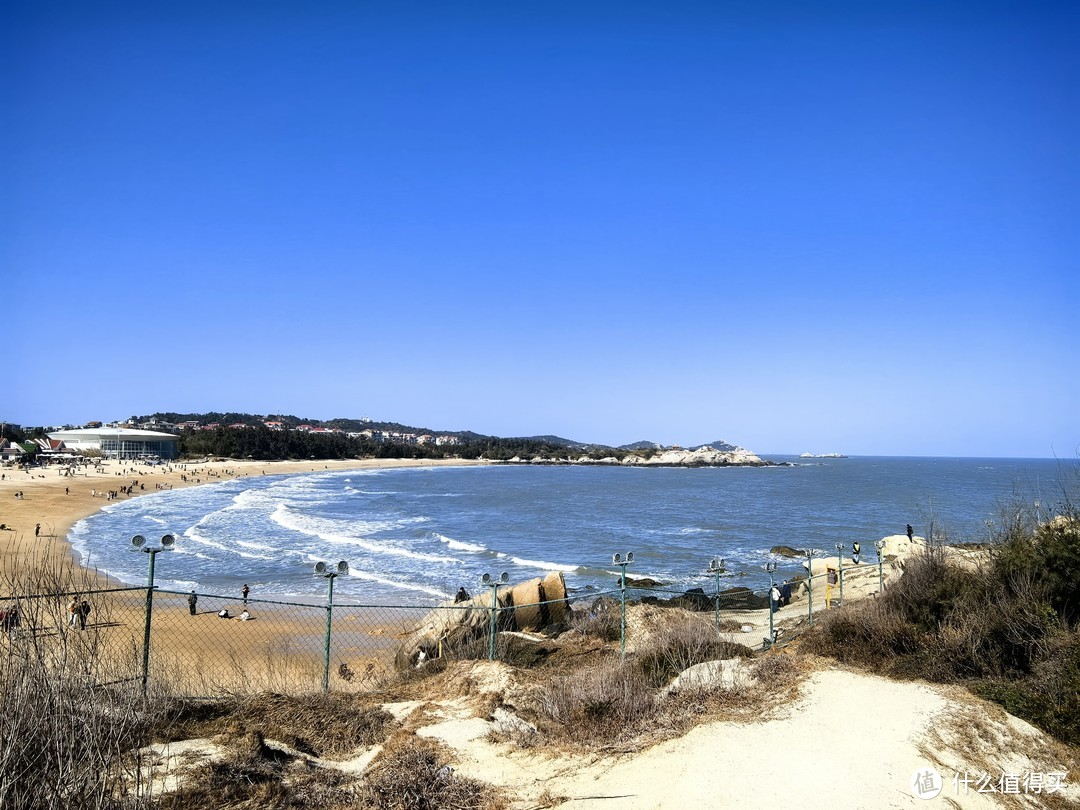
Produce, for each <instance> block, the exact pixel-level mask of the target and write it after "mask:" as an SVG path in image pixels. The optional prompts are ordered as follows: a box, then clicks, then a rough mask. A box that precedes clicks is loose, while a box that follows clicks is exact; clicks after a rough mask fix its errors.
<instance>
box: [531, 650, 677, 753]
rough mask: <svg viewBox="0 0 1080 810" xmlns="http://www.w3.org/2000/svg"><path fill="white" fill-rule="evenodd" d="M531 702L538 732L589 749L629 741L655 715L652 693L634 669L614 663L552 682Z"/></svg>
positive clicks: (638, 669) (654, 700) (557, 678)
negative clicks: (545, 731) (534, 705)
mask: <svg viewBox="0 0 1080 810" xmlns="http://www.w3.org/2000/svg"><path fill="white" fill-rule="evenodd" d="M535 698H536V711H537V715H538V718H537V720H538V725H539V726H540V727H541V729H542V730H545V729H546V730H547V731H549V732H551V733H552V734H553V736H556V737H559V738H563V739H566V740H568V741H571V742H576V743H581V744H589V745H596V744H599V745H610V744H612V743H615V742H618V741H620V740H623V739H626V738H628V737H631V736H633V734H634V733H635V730H636V729H637V728H638V727H640V726H641V725H642V724H645V723H648V722H649V719H650V718H651V717H652V716H653V715H654V713H655V711H656V698H655V695H654V693H653V689H652V688H651V686H650V684H649V682H648V680H647V679H646V677H645V675H644V674H643V673H642V672H641V670H640V668H638V667H634V666H631V665H629V664H624V663H623V662H621V661H619V660H618V659H608V660H607V661H604V662H603V663H601V664H600V665H598V666H593V667H589V668H588V669H585V670H584V671H582V672H579V673H576V674H574V675H572V676H566V677H556V678H553V679H552V680H551V681H549V682H548V683H547V684H545V685H544V686H541V687H540V688H539V689H538V690H537V693H536V696H535Z"/></svg>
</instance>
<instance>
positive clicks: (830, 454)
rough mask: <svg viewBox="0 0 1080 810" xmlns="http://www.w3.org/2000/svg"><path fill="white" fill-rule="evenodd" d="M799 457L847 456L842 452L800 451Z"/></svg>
mask: <svg viewBox="0 0 1080 810" xmlns="http://www.w3.org/2000/svg"><path fill="white" fill-rule="evenodd" d="M799 458H847V456H845V455H844V454H843V453H800V454H799Z"/></svg>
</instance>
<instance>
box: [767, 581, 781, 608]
mask: <svg viewBox="0 0 1080 810" xmlns="http://www.w3.org/2000/svg"><path fill="white" fill-rule="evenodd" d="M780 598H781V597H780V589H779V588H778V587H776V583H775V582H774V583H773V586H772V587H771V588H769V607H770V608H771V610H772V612H773V613H776V611H778V610H779V609H780Z"/></svg>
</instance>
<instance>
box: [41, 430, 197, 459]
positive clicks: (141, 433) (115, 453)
mask: <svg viewBox="0 0 1080 810" xmlns="http://www.w3.org/2000/svg"><path fill="white" fill-rule="evenodd" d="M49 438H50V439H59V440H60V441H62V442H63V443H64V444H65V445H66V446H67V448H68V449H69V450H71V451H73V452H76V453H77V452H79V451H87V450H100V451H101V454H102V455H103V456H106V457H108V458H117V457H119V458H139V457H140V456H157V457H159V458H176V457H177V456H179V455H180V452H179V450H178V448H177V442H178V441H179V439H180V437H179V436H176V435H174V434H172V433H158V432H156V431H153V430H133V429H132V428H106V427H102V428H76V429H75V430H57V431H54V432H52V433H50V434H49Z"/></svg>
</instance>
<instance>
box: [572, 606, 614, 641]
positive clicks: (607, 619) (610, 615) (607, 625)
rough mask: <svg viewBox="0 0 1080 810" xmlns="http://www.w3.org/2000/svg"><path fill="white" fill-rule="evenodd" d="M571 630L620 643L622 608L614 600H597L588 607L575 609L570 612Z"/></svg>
mask: <svg viewBox="0 0 1080 810" xmlns="http://www.w3.org/2000/svg"><path fill="white" fill-rule="evenodd" d="M570 629H571V630H573V631H574V632H575V633H578V634H580V635H583V636H595V637H596V638H599V639H600V640H602V641H618V640H619V639H620V638H622V608H621V606H620V604H619V602H618V601H616V600H614V599H605V598H604V597H600V598H597V599H595V600H593V603H592V604H591V605H589V606H588V607H575V609H574V610H572V611H571V612H570Z"/></svg>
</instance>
